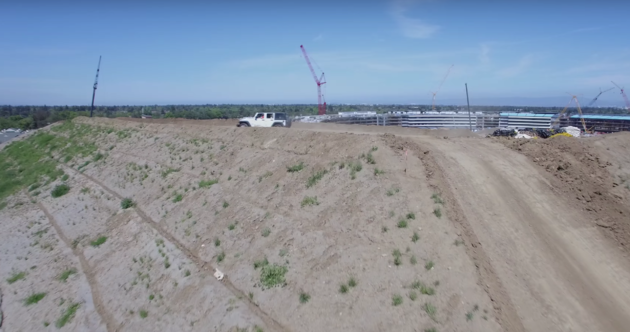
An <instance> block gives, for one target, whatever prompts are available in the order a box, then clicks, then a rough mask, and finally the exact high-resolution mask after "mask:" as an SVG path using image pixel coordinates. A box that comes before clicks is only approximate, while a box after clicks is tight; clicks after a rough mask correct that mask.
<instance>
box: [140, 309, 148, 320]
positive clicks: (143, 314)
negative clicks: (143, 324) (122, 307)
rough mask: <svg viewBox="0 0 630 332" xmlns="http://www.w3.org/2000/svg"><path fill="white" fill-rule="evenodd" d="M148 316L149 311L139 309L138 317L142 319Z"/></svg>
mask: <svg viewBox="0 0 630 332" xmlns="http://www.w3.org/2000/svg"><path fill="white" fill-rule="evenodd" d="M147 316H149V313H148V312H147V311H146V310H140V318H142V319H144V318H147Z"/></svg>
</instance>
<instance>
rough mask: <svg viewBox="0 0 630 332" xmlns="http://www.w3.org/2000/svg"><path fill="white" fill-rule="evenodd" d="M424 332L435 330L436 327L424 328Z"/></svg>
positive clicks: (435, 331)
mask: <svg viewBox="0 0 630 332" xmlns="http://www.w3.org/2000/svg"><path fill="white" fill-rule="evenodd" d="M424 332H437V329H436V328H435V327H432V328H429V329H424Z"/></svg>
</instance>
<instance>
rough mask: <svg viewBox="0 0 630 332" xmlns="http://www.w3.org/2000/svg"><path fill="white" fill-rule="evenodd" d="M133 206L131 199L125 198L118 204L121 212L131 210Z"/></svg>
mask: <svg viewBox="0 0 630 332" xmlns="http://www.w3.org/2000/svg"><path fill="white" fill-rule="evenodd" d="M134 205H136V204H135V203H134V202H133V200H132V199H131V198H125V199H123V200H122V202H120V207H122V209H123V210H125V209H128V208H131V207H133V206H134Z"/></svg>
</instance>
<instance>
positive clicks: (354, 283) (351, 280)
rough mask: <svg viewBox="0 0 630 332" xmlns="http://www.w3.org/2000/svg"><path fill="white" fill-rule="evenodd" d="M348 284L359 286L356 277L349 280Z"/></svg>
mask: <svg viewBox="0 0 630 332" xmlns="http://www.w3.org/2000/svg"><path fill="white" fill-rule="evenodd" d="M348 286H349V287H356V286H357V280H356V279H354V277H351V278H350V280H348Z"/></svg>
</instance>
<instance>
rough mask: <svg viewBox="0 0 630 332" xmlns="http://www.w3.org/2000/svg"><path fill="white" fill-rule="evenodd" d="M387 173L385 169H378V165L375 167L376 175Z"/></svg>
mask: <svg viewBox="0 0 630 332" xmlns="http://www.w3.org/2000/svg"><path fill="white" fill-rule="evenodd" d="M382 174H385V171H384V170H382V169H378V167H376V168H374V175H376V176H379V175H382Z"/></svg>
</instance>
